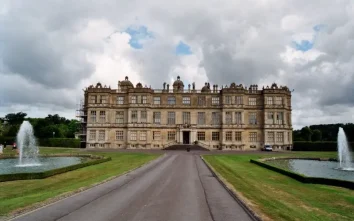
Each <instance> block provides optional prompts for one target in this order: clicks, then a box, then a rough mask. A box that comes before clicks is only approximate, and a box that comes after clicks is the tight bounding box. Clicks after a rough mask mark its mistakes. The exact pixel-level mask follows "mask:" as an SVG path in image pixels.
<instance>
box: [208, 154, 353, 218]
mask: <svg viewBox="0 0 354 221" xmlns="http://www.w3.org/2000/svg"><path fill="white" fill-rule="evenodd" d="M273 156H309V157H336V153H335V152H296V153H295V152H291V153H289V154H281V155H280V154H269V155H268V154H267V155H262V154H248V155H247V154H245V155H205V156H203V158H204V159H205V160H206V161H207V162H208V163H209V164H210V165H211V166H212V167H213V168H214V169H215V170H216V172H217V173H219V174H220V175H221V176H222V177H223V178H224V179H226V180H227V182H228V184H229V185H230V186H232V187H233V188H234V189H235V190H236V192H237V193H239V195H241V197H242V198H243V199H244V200H245V201H246V202H247V203H248V204H249V205H250V206H251V208H252V209H253V210H254V211H255V212H256V213H257V214H259V215H260V216H261V217H262V218H264V220H311V221H312V220H320V221H325V220H343V221H344V220H354V212H353V211H354V191H353V190H349V189H345V188H340V187H333V186H326V185H317V184H304V183H301V182H299V181H296V180H294V179H292V178H290V177H287V176H285V175H282V174H280V173H277V172H274V171H271V170H268V169H266V168H263V167H260V166H257V165H255V164H253V163H250V162H249V161H250V159H258V158H264V157H273Z"/></svg>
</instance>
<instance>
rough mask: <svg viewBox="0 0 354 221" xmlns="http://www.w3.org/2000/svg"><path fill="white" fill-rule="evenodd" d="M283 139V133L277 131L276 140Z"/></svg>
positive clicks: (281, 140)
mask: <svg viewBox="0 0 354 221" xmlns="http://www.w3.org/2000/svg"><path fill="white" fill-rule="evenodd" d="M283 141H284V133H283V132H277V142H283Z"/></svg>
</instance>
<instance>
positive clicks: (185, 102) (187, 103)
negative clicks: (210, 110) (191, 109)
mask: <svg viewBox="0 0 354 221" xmlns="http://www.w3.org/2000/svg"><path fill="white" fill-rule="evenodd" d="M182 103H183V104H184V105H190V104H191V98H190V97H183V98H182Z"/></svg>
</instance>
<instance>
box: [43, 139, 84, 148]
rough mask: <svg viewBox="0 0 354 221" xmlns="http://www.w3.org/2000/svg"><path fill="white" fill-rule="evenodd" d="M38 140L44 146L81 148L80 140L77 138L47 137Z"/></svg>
mask: <svg viewBox="0 0 354 221" xmlns="http://www.w3.org/2000/svg"><path fill="white" fill-rule="evenodd" d="M37 142H38V145H39V146H42V147H71V148H80V140H79V139H75V138H46V139H38V140H37Z"/></svg>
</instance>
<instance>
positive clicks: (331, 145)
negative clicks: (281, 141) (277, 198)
mask: <svg viewBox="0 0 354 221" xmlns="http://www.w3.org/2000/svg"><path fill="white" fill-rule="evenodd" d="M349 145H350V146H352V147H354V142H351V143H349ZM292 150H293V151H337V142H336V141H325V142H321V141H319V142H309V141H294V145H293V149H292Z"/></svg>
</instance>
